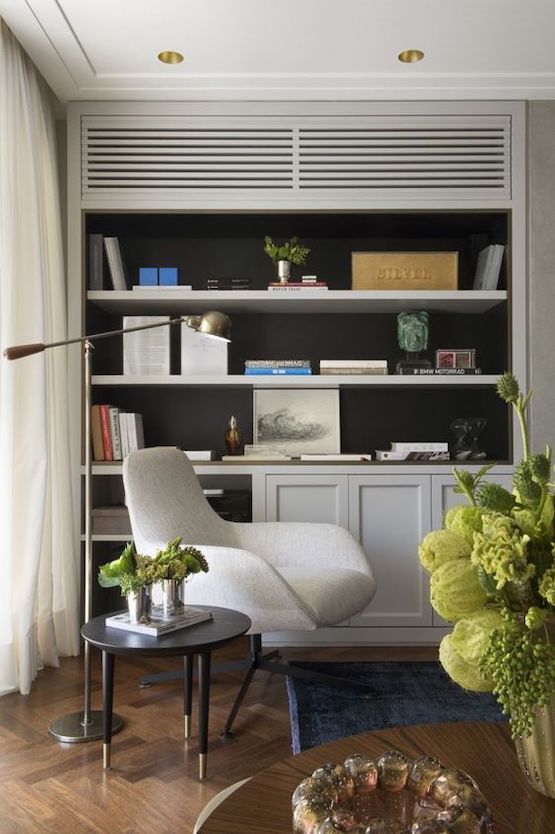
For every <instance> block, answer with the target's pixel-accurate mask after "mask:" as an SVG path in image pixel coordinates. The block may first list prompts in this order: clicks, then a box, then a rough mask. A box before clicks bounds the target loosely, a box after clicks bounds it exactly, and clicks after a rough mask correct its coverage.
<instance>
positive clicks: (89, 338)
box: [4, 316, 200, 359]
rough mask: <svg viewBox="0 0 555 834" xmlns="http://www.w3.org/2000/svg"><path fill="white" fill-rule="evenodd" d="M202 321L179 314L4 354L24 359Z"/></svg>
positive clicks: (10, 349) (6, 350)
mask: <svg viewBox="0 0 555 834" xmlns="http://www.w3.org/2000/svg"><path fill="white" fill-rule="evenodd" d="M198 321H200V316H177V317H176V318H174V319H169V320H168V321H157V322H155V323H154V324H141V325H139V326H138V327H123V328H121V329H120V330H106V331H105V332H103V333H93V334H92V335H91V336H77V337H76V338H75V339H64V340H63V341H61V342H48V343H46V344H45V343H44V342H34V343H32V344H29V345H15V346H13V347H8V348H5V350H4V356H5V357H6V359H22V358H23V357H24V356H31V355H32V354H33V353H42V351H44V350H48V349H49V348H53V347H61V346H62V345H74V344H77V343H78V342H96V341H97V340H99V339H109V338H111V337H112V336H122V335H123V334H124V333H133V332H134V331H136V330H150V329H151V328H153V327H170V326H171V325H173V324H182V323H184V324H186V325H188V327H192V328H194V329H196V327H197V326H198Z"/></svg>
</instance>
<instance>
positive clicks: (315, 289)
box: [268, 282, 328, 295]
mask: <svg viewBox="0 0 555 834" xmlns="http://www.w3.org/2000/svg"><path fill="white" fill-rule="evenodd" d="M268 292H306V293H309V294H310V295H316V293H318V292H328V287H312V286H311V285H310V284H309V283H308V282H307V283H305V284H303V286H302V287H288V286H287V284H284V285H283V287H268Z"/></svg>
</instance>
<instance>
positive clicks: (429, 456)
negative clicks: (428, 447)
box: [376, 449, 449, 461]
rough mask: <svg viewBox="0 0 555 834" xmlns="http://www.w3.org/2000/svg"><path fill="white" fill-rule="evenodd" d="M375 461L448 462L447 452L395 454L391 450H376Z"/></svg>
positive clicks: (414, 451)
mask: <svg viewBox="0 0 555 834" xmlns="http://www.w3.org/2000/svg"><path fill="white" fill-rule="evenodd" d="M376 460H382V461H383V460H389V461H405V460H418V461H442V460H449V452H431V451H430V452H426V451H416V450H413V451H406V452H395V451H392V450H391V449H376Z"/></svg>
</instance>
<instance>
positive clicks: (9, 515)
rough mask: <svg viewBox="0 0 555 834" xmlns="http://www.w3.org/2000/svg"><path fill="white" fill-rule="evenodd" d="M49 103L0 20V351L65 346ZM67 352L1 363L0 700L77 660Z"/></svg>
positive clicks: (25, 690) (55, 351)
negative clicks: (65, 659)
mask: <svg viewBox="0 0 555 834" xmlns="http://www.w3.org/2000/svg"><path fill="white" fill-rule="evenodd" d="M59 197H60V195H59V186H58V176H57V164H56V144H55V125H54V117H53V109H52V104H51V99H50V93H49V91H48V90H47V88H46V85H44V83H43V82H42V79H41V78H40V76H39V75H38V73H37V72H36V70H35V68H34V66H33V65H32V63H31V62H30V61H29V59H28V58H27V56H26V55H25V53H24V52H23V50H22V49H21V47H20V46H19V44H18V42H17V41H16V40H15V38H14V37H13V35H12V34H11V32H10V31H9V29H8V28H7V26H6V25H5V24H4V23H3V21H1V20H0V344H1V345H2V348H4V347H6V346H7V345H12V344H19V343H22V342H23V343H24V342H49V341H57V340H62V339H64V338H66V294H65V278H64V258H63V248H62V229H61V212H60V198H59ZM67 415H68V385H67V348H64V347H61V348H54V349H52V350H49V351H46V352H45V353H42V354H37V355H35V356H31V357H28V358H25V359H20V360H18V361H15V362H8V361H7V360H6V359H4V358H3V357H2V359H0V578H1V581H0V694H3V693H6V692H10V691H14V690H17V689H19V691H20V692H21V693H23V694H26V693H28V692H29V691H30V688H31V683H32V681H33V679H34V678H35V677H36V675H37V671H38V670H39V669H41V668H42V667H43V666H45V665H49V666H57V665H58V657H59V655H70V654H77V653H78V651H79V592H78V587H79V586H78V576H79V570H78V561H77V560H78V556H77V554H76V553H75V548H74V544H73V534H72V531H73V519H72V500H71V486H70V483H71V482H70V463H69V443H68V416H67Z"/></svg>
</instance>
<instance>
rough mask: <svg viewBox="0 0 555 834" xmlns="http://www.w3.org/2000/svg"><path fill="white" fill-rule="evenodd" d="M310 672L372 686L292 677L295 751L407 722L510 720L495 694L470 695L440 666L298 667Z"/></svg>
mask: <svg viewBox="0 0 555 834" xmlns="http://www.w3.org/2000/svg"><path fill="white" fill-rule="evenodd" d="M294 665H296V666H302V667H303V668H305V669H311V670H314V671H316V672H324V673H326V674H328V675H337V677H340V678H344V679H346V680H352V681H359V682H362V683H366V684H368V685H369V686H370V689H369V690H367V691H364V690H362V689H358V688H356V687H355V688H353V689H349V688H348V687H347V686H343V687H341V688H340V687H338V686H333V685H332V686H327V685H325V684H324V685H322V684H320V683H313V682H310V681H303V680H299V679H295V678H286V681H287V694H288V696H289V715H290V718H291V739H292V747H293V752H294V753H300V752H301V751H302V750H307V749H308V748H309V747H315V746H316V745H317V744H324V743H325V742H327V741H334V740H335V739H337V738H344V737H345V736H352V735H355V734H356V733H364V732H371V731H372V730H381V729H385V728H386V727H399V726H404V725H407V724H435V723H441V722H447V721H504V720H505V717H504V716H503V715H502V713H501V707H500V706H499V704H498V703H497V701H496V700H495V698H494V697H493V695H490V694H489V693H481V692H467V691H466V690H464V689H461V687H460V686H457V685H456V684H454V683H453V682H452V681H451V679H450V678H449V677H448V676H447V674H446V673H445V672H444V671H443V669H442V668H441V666H440V665H439V663H435V662H433V663H431V662H428V661H423V662H410V663H404V662H401V661H392V662H388V663H383V662H376V663H373V662H372V663H296V664H294Z"/></svg>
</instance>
